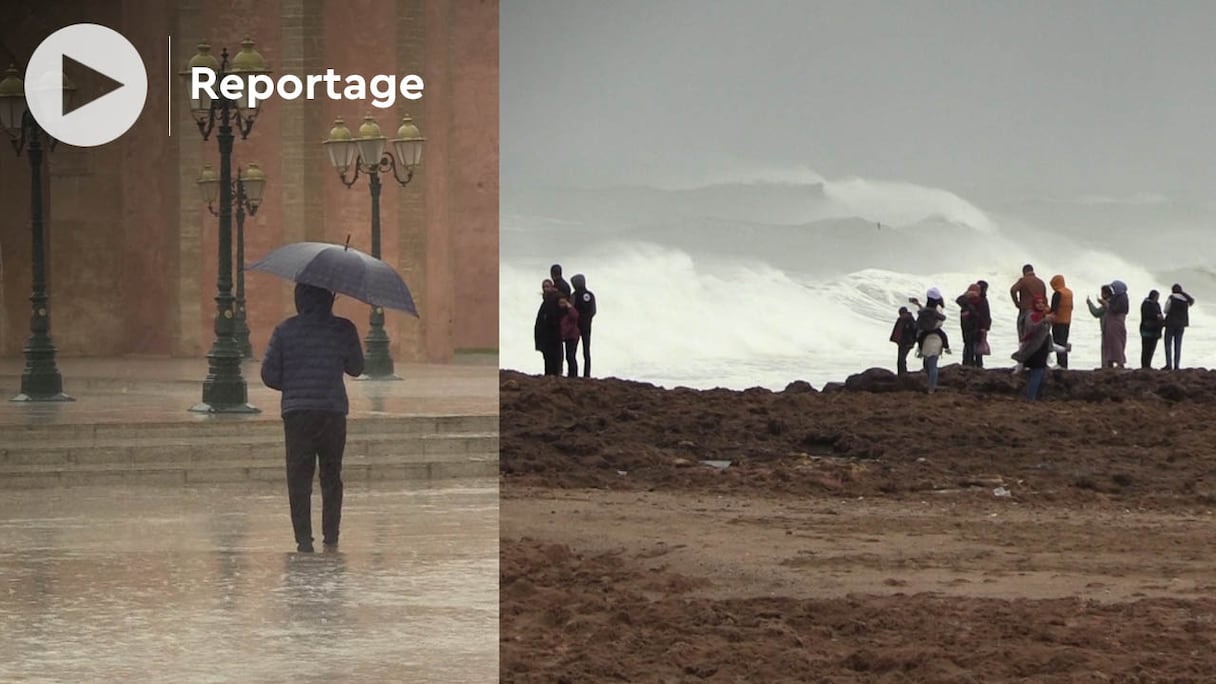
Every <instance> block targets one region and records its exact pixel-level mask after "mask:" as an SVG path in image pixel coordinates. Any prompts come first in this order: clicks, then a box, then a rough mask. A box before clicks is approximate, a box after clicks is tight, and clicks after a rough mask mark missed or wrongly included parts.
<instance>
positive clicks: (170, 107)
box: [165, 33, 173, 138]
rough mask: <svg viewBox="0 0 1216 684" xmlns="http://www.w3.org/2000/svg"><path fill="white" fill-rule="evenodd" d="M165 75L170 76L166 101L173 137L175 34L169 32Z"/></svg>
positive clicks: (167, 117)
mask: <svg viewBox="0 0 1216 684" xmlns="http://www.w3.org/2000/svg"><path fill="white" fill-rule="evenodd" d="M165 61H166V63H167V66H166V67H165V75H166V76H168V78H169V99H168V100H167V101H166V102H165V114H166V116H165V119H166V121H167V122H168V124H169V137H170V138H172V137H173V34H172V33H170V34H169V55H168V59H167V60H165Z"/></svg>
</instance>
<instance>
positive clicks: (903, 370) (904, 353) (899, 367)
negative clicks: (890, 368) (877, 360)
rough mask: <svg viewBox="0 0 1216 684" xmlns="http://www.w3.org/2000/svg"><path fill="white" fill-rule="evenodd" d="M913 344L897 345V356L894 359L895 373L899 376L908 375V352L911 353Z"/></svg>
mask: <svg viewBox="0 0 1216 684" xmlns="http://www.w3.org/2000/svg"><path fill="white" fill-rule="evenodd" d="M914 346H916V345H913V344H901V345H899V354H898V355H897V356H896V357H895V372H896V373H899V374H900V375H907V374H908V352H910V351H912V347H914Z"/></svg>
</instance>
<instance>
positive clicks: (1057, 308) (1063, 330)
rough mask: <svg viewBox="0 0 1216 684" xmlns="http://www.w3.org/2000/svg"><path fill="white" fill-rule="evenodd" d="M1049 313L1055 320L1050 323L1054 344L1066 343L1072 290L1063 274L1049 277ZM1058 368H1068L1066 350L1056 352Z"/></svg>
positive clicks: (1070, 321) (1070, 314)
mask: <svg viewBox="0 0 1216 684" xmlns="http://www.w3.org/2000/svg"><path fill="white" fill-rule="evenodd" d="M1051 289H1052V293H1051V313H1052V314H1054V315H1055V322H1054V323H1052V324H1051V337H1052V339H1053V340H1054V341H1055V344H1060V345H1065V346H1067V345H1068V333H1069V330H1070V328H1071V327H1072V290H1070V289H1068V286H1067V285H1065V284H1064V276H1062V275H1055V276H1052V278H1051ZM1056 361H1057V362H1058V363H1059V364H1060V368H1068V352H1061V353H1058V354H1056Z"/></svg>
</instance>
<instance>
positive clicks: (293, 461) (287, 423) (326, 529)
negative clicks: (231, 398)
mask: <svg viewBox="0 0 1216 684" xmlns="http://www.w3.org/2000/svg"><path fill="white" fill-rule="evenodd" d="M333 305H334V294H333V293H332V292H330V291H328V290H324V289H321V288H319V287H316V286H314V285H305V284H304V283H299V284H297V285H296V311H298V312H299V313H298V314H297V315H295V316H292V317H291V318H288V319H287V320H285V321H283V322H282V323H280V324H279V325H278V327H276V328H275V329H274V333H273V334H272V335H271V336H270V344H269V346H268V347H267V348H266V358H265V359H264V360H263V361H262V382H264V383H266V386H267V387H269V388H271V389H275V390H279V391H280V392H282V393H283V428H284V432H285V433H286V441H287V497H288V501H289V502H290V504H291V526H292V527H293V528H294V529H295V535H296V550H297V551H302V552H311V551H312V550H313V545H312V542H313V537H312V507H311V503H312V478H313V473H314V471H315V470H316V467H317V465H318V463H319V464H320V467H321V531H322V534H323V537H322V542H323V543H324V545H325V549H326V550H333V549H335V548H336V547H337V545H338V527H339V524H340V523H341V520H342V453H343V452H344V451H345V449H346V414H347V413H348V412H349V410H350V404H349V402H348V400H347V397H346V383H345V382H344V381H343V380H342V374H343V373H346V374H347V375H351V376H355V377H358V376H359V375H360V374H362V373H363V348H362V346H361V344H360V342H359V332H358V331H357V330H356V329H355V324H354V323H351V322H350V321H349V320H347V319H345V318H338V317H337V316H335V315H334V312H333Z"/></svg>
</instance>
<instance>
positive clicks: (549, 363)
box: [540, 340, 562, 375]
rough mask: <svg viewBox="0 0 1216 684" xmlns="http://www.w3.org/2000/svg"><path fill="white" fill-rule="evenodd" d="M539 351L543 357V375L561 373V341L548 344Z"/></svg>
mask: <svg viewBox="0 0 1216 684" xmlns="http://www.w3.org/2000/svg"><path fill="white" fill-rule="evenodd" d="M540 353H541V354H543V355H544V357H545V375H561V374H562V343H561V340H558V341H557V342H556V343H553V344H548V345H547V346H546V347H545V348H544V349H542V350H540Z"/></svg>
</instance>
